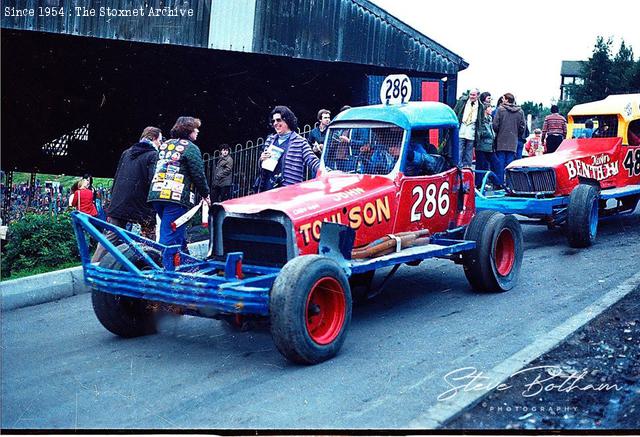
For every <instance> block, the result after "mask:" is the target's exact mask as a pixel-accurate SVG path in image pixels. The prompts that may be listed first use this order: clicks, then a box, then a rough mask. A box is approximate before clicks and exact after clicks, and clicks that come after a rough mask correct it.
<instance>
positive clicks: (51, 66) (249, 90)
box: [2, 0, 468, 176]
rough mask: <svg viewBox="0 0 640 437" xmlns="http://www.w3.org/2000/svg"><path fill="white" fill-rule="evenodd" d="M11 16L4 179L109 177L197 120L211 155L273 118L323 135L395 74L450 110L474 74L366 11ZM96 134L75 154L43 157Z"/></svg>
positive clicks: (31, 4)
mask: <svg viewBox="0 0 640 437" xmlns="http://www.w3.org/2000/svg"><path fill="white" fill-rule="evenodd" d="M47 8H49V9H47ZM54 10H55V14H56V15H55V16H54V15H53V14H54ZM24 11H27V12H28V11H34V14H33V16H31V15H30V14H28V13H27V14H26V15H25V14H24V13H23V14H21V12H24ZM92 11H93V12H92ZM134 11H137V12H134ZM2 12H3V13H2V27H3V38H2V56H3V62H2V76H3V82H2V94H3V99H2V109H3V111H2V121H3V124H4V126H12V127H13V128H12V129H6V128H5V129H3V131H2V142H3V145H4V148H5V150H4V151H5V154H4V157H3V163H2V166H3V169H6V170H11V169H21V170H26V171H29V170H34V171H35V170H37V171H42V172H57V173H60V172H64V173H67V174H74V173H75V174H78V173H84V172H91V173H93V174H96V175H104V176H109V175H112V174H113V171H114V169H115V166H116V163H117V159H118V157H119V155H120V153H121V151H122V150H123V149H124V148H125V147H128V145H130V144H131V143H132V142H134V141H135V140H136V139H137V137H138V135H139V133H140V131H141V130H142V129H143V128H144V127H145V126H147V125H157V126H159V127H161V128H162V129H163V130H165V131H166V132H168V130H169V129H170V127H171V125H172V123H173V121H174V120H175V118H176V117H177V116H179V115H186V114H190V115H195V116H199V117H200V118H202V120H203V129H202V134H201V139H200V141H199V143H200V144H201V145H202V148H203V150H205V151H211V150H213V149H214V148H217V147H218V146H219V144H221V143H223V142H244V141H246V140H248V139H251V138H255V137H258V136H263V135H264V134H265V133H266V132H267V131H268V129H269V126H268V125H267V123H266V120H267V116H268V112H269V110H270V109H271V107H273V106H274V105H276V104H286V105H288V106H290V107H291V108H292V109H293V110H294V111H295V112H296V114H297V115H298V118H299V119H300V120H301V121H302V122H304V123H313V122H314V121H315V114H316V112H317V110H318V109H320V108H327V109H330V110H332V111H333V112H334V113H335V112H337V110H338V109H339V108H340V107H341V106H342V105H344V104H350V105H352V106H354V105H359V104H367V103H375V102H377V100H378V89H379V86H380V82H381V80H382V78H383V77H384V76H385V75H387V74H390V73H405V74H408V75H409V76H410V77H411V79H412V84H413V89H414V96H413V100H440V101H446V102H448V103H451V104H452V103H453V101H454V98H455V95H456V83H457V81H456V78H457V73H458V71H460V70H462V69H464V68H466V67H467V66H468V64H467V63H466V62H465V61H464V60H463V59H462V58H461V57H460V56H459V55H457V54H455V53H452V52H451V51H449V50H448V49H446V48H445V47H443V46H442V45H440V44H438V43H436V42H434V41H433V40H431V39H429V38H428V37H426V36H424V35H422V34H420V33H419V32H417V31H416V30H414V29H412V28H411V27H409V26H407V25H406V24H404V23H402V22H401V21H400V20H398V19H396V18H394V17H393V16H391V15H389V14H388V13H386V12H385V11H384V10H382V9H380V8H378V7H377V6H375V5H374V4H372V3H370V2H368V1H366V0H297V1H296V0H214V1H211V0H147V1H146V2H140V1H135V0H114V1H109V2H106V1H101V0H8V1H5V2H3V11H2ZM7 12H9V13H7ZM60 12H62V13H60ZM46 13H48V14H49V16H46ZM92 14H93V15H92ZM86 125H88V126H89V129H88V136H87V135H83V137H82V138H75V137H73V135H70V136H69V137H68V138H69V142H68V144H67V147H68V153H67V154H63V155H62V156H60V155H59V154H58V155H51V154H47V153H45V151H46V150H49V149H51V147H49V149H47V148H44V149H43V147H42V146H43V145H45V144H46V143H50V142H52V141H54V140H56V139H57V138H60V137H62V136H63V135H65V134H70V133H72V132H74V131H76V130H77V129H79V128H81V127H84V126H86ZM35 126H37V128H35V129H34V127H35ZM25 130H26V131H27V132H29V135H27V136H25V135H24V132H25ZM85 138H88V139H87V140H86V141H85ZM18 145H19V147H18ZM98 158H99V159H98Z"/></svg>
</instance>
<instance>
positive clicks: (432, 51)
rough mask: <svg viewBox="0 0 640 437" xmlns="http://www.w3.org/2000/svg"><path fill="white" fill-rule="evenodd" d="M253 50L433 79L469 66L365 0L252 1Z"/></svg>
mask: <svg viewBox="0 0 640 437" xmlns="http://www.w3.org/2000/svg"><path fill="white" fill-rule="evenodd" d="M253 51H254V52H258V53H268V54H273V55H284V56H292V57H298V58H306V59H314V60H321V61H342V62H354V63H360V64H367V65H376V66H380V67H387V68H389V67H391V68H397V69H403V70H410V71H417V72H429V73H435V74H456V73H457V72H458V71H460V70H463V69H465V68H467V67H468V65H469V64H468V63H467V62H466V61H464V59H462V57H460V56H459V55H457V54H455V53H453V52H452V51H450V50H448V49H447V48H445V47H444V46H442V45H440V44H438V43H437V42H435V41H433V40H432V39H430V38H428V37H427V36H425V35H423V34H421V33H420V32H418V31H417V30H415V29H413V28H412V27H410V26H409V25H407V24H405V23H403V22H402V21H400V20H398V19H397V18H395V17H394V16H392V15H390V14H389V13H387V12H385V11H384V10H383V9H381V8H379V7H378V6H376V5H374V4H373V3H371V2H369V1H367V0H299V1H291V0H256V20H255V31H254V47H253Z"/></svg>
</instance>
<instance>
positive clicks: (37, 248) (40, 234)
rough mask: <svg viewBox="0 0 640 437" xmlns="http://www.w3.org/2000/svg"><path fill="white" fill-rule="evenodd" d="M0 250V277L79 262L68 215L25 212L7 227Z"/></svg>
mask: <svg viewBox="0 0 640 437" xmlns="http://www.w3.org/2000/svg"><path fill="white" fill-rule="evenodd" d="M7 240H8V241H7V244H6V246H5V247H3V250H2V278H8V277H9V276H11V274H12V273H14V274H17V273H18V272H20V271H25V270H34V269H41V268H44V267H51V268H55V267H59V266H62V265H68V264H69V263H74V262H79V260H80V259H79V253H78V245H77V244H76V238H75V234H74V232H73V227H72V225H71V216H70V215H69V214H68V213H67V214H60V215H58V217H57V219H56V218H54V217H52V216H50V215H46V214H27V215H25V216H24V217H23V218H22V219H20V220H18V221H17V222H16V223H13V224H11V225H10V226H9V232H8V235H7Z"/></svg>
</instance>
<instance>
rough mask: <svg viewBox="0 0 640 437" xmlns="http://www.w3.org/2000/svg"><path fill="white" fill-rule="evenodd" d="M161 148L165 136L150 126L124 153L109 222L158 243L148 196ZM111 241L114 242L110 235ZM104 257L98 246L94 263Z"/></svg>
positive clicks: (117, 172) (118, 169)
mask: <svg viewBox="0 0 640 437" xmlns="http://www.w3.org/2000/svg"><path fill="white" fill-rule="evenodd" d="M160 144H162V132H161V131H160V129H158V128H157V127H152V126H149V127H147V128H145V129H144V131H142V135H141V136H140V141H139V142H138V143H136V144H134V145H133V146H131V147H129V148H128V149H127V150H125V151H124V152H122V155H121V156H120V161H119V162H118V168H117V169H116V174H115V176H114V179H113V187H112V188H111V204H110V205H109V209H108V211H107V215H108V217H107V221H108V222H109V223H112V224H114V225H116V226H119V227H121V228H123V229H127V228H129V229H131V228H134V231H135V228H138V226H139V228H140V234H141V235H142V236H143V237H146V238H149V239H150V240H155V232H156V231H155V227H156V218H155V217H156V213H155V211H154V210H153V208H152V207H151V206H150V205H149V204H148V203H147V194H148V193H149V186H150V185H151V179H152V178H153V173H154V170H155V165H156V161H157V159H158V151H157V150H158V147H159V146H160ZM106 236H107V238H108V239H109V241H112V242H113V241H114V240H115V235H114V234H112V233H111V232H107V234H106ZM103 255H104V248H103V247H102V246H98V248H97V249H96V252H95V254H94V255H93V259H92V261H98V260H100V258H102V256H103Z"/></svg>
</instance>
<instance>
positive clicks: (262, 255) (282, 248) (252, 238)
mask: <svg viewBox="0 0 640 437" xmlns="http://www.w3.org/2000/svg"><path fill="white" fill-rule="evenodd" d="M222 235H223V240H222V241H223V247H224V253H229V252H243V253H244V255H243V262H244V263H246V264H255V265H263V266H282V265H284V264H286V262H287V233H286V231H285V229H284V226H283V225H282V224H281V223H278V222H276V221H272V220H263V219H245V218H238V217H226V218H225V219H224V222H223V223H222Z"/></svg>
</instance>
